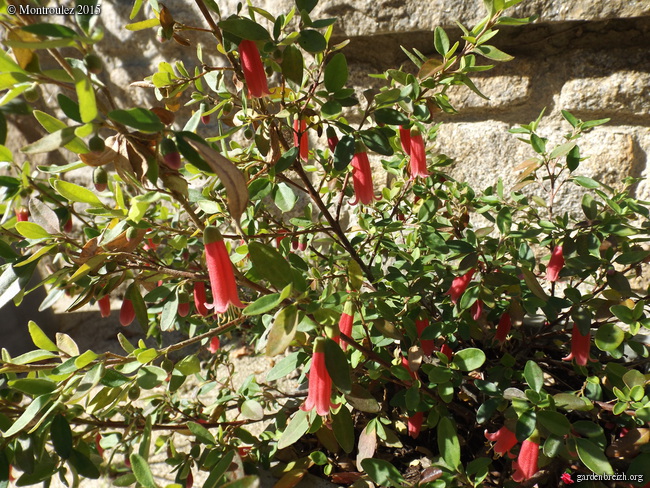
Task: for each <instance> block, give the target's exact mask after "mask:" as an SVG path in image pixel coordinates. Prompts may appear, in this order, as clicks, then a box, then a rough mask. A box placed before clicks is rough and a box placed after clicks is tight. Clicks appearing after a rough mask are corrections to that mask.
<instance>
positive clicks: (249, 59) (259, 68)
mask: <svg viewBox="0 0 650 488" xmlns="http://www.w3.org/2000/svg"><path fill="white" fill-rule="evenodd" d="M239 59H240V60H241V68H242V71H243V72H244V79H245V80H246V85H247V86H248V95H249V96H251V97H256V98H260V97H263V96H265V95H268V94H269V87H268V84H267V82H266V73H265V72H264V66H263V65H262V58H261V57H260V51H259V50H258V49H257V44H255V43H254V42H253V41H249V40H246V39H244V40H243V41H242V42H240V43H239Z"/></svg>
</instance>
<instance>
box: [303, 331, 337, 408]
mask: <svg viewBox="0 0 650 488" xmlns="http://www.w3.org/2000/svg"><path fill="white" fill-rule="evenodd" d="M326 340H327V339H325V338H324V337H317V338H316V339H315V340H314V355H313V356H312V359H311V368H310V370H309V387H308V392H307V399H306V400H305V403H303V404H302V405H301V407H300V409H301V410H305V411H310V410H313V409H314V408H316V413H317V414H318V415H321V416H325V415H327V414H328V413H329V411H330V408H337V407H338V405H335V404H333V403H332V378H330V375H329V373H328V372H327V368H326V367H325V341H326Z"/></svg>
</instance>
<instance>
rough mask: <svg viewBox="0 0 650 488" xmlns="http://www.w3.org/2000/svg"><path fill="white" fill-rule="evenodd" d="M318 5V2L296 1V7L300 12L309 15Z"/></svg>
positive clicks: (310, 0)
mask: <svg viewBox="0 0 650 488" xmlns="http://www.w3.org/2000/svg"><path fill="white" fill-rule="evenodd" d="M316 5H318V0H296V7H298V10H300V11H302V10H304V11H305V12H307V13H309V12H311V11H312V10H314V8H315V7H316Z"/></svg>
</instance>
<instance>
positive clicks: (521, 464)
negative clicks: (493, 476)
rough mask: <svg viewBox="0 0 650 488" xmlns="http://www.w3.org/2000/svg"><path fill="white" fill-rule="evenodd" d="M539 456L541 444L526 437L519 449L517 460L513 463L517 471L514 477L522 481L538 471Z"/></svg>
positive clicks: (517, 480)
mask: <svg viewBox="0 0 650 488" xmlns="http://www.w3.org/2000/svg"><path fill="white" fill-rule="evenodd" d="M538 457H539V444H538V443H537V442H533V441H531V440H530V439H526V440H525V441H524V442H523V443H522V445H521V449H520V450H519V456H518V457H517V460H516V461H514V462H513V463H512V466H513V467H514V468H515V472H514V473H513V474H512V479H513V480H515V481H516V482H518V483H520V482H522V481H525V480H529V479H530V478H532V477H533V476H534V475H535V473H537V469H538V468H537V458H538Z"/></svg>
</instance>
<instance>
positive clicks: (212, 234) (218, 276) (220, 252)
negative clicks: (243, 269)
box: [203, 226, 244, 313]
mask: <svg viewBox="0 0 650 488" xmlns="http://www.w3.org/2000/svg"><path fill="white" fill-rule="evenodd" d="M203 243H204V245H205V262H206V265H207V267H208V276H209V277H210V286H211V288H212V299H213V301H214V303H212V304H207V303H206V305H205V306H206V307H207V308H208V309H212V308H214V309H215V311H216V312H217V313H223V312H225V311H226V310H228V306H229V305H234V306H235V307H239V308H244V304H243V303H242V302H241V301H240V300H239V294H238V291H237V283H236V282H235V274H234V272H233V269H232V263H231V262H230V257H229V256H228V251H227V250H226V245H225V244H224V242H223V237H221V233H220V232H219V230H218V229H217V228H216V227H214V226H208V227H206V228H205V231H204V232H203Z"/></svg>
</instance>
